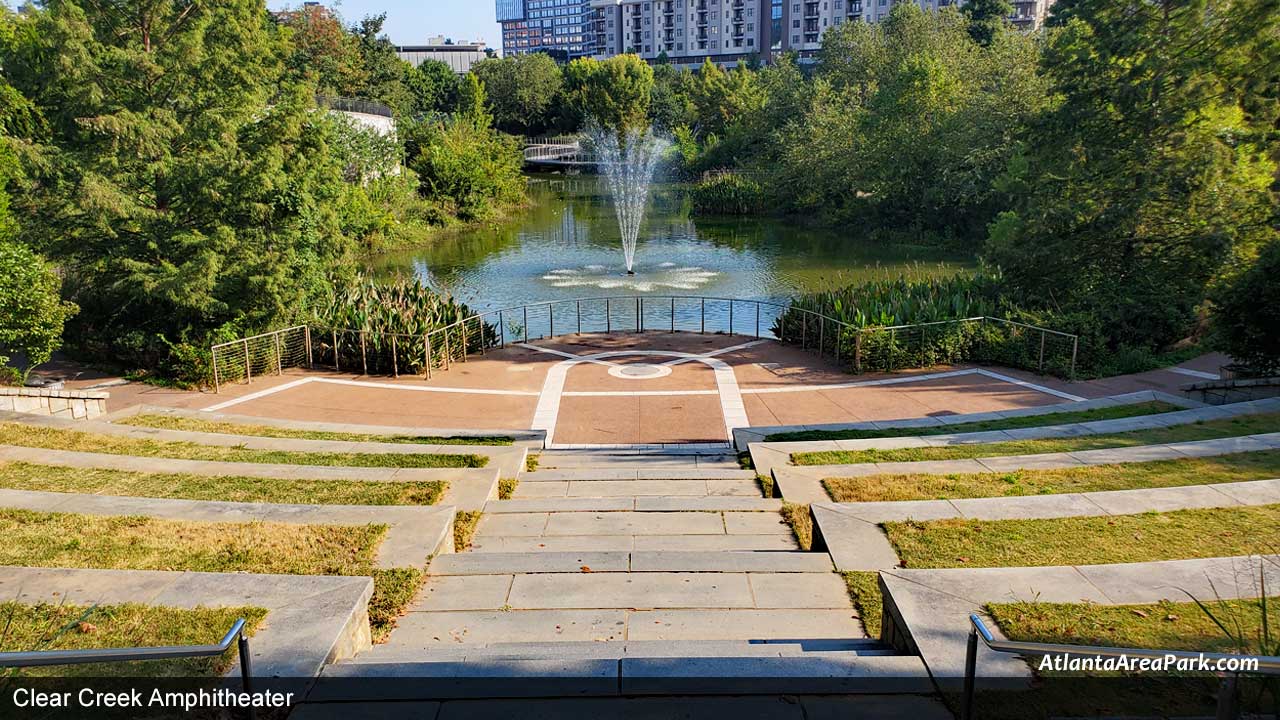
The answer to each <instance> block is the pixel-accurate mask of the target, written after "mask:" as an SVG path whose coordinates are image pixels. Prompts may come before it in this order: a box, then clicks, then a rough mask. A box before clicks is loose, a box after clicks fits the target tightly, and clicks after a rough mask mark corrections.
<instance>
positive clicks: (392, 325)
mask: <svg viewBox="0 0 1280 720" xmlns="http://www.w3.org/2000/svg"><path fill="white" fill-rule="evenodd" d="M474 316H475V313H474V312H472V310H471V308H469V307H467V305H466V304H464V303H460V302H457V301H456V300H454V299H453V298H452V297H450V296H448V295H444V294H441V293H439V292H436V291H435V290H432V289H431V288H429V287H427V286H426V285H424V284H423V283H422V281H421V280H419V279H418V278H416V277H415V278H408V277H405V276H403V275H397V276H396V277H394V278H392V279H390V280H375V279H373V278H370V277H368V276H366V275H363V274H361V275H358V276H357V277H356V278H355V280H353V281H352V282H350V283H349V284H346V285H344V286H342V287H339V288H335V289H334V292H333V294H332V296H331V297H330V299H329V302H328V303H327V305H326V306H325V307H324V308H323V309H322V310H321V311H320V313H319V317H318V318H317V321H318V322H317V325H318V328H319V330H318V333H313V341H314V342H317V343H319V345H320V349H321V353H322V354H324V355H328V356H329V357H330V358H332V357H333V353H334V352H335V350H336V352H337V353H338V358H337V360H338V363H339V366H340V367H344V368H350V369H362V370H366V371H367V372H380V373H390V372H392V371H395V372H399V373H422V372H424V370H425V363H426V362H427V354H426V352H427V342H426V338H427V335H428V334H431V333H434V334H433V335H432V339H431V345H432V347H431V348H430V349H431V361H432V363H434V365H435V366H438V365H439V364H441V363H443V362H445V360H446V354H447V356H448V358H449V359H454V358H457V357H459V355H460V354H461V353H462V352H463V348H464V347H465V348H466V352H469V353H470V352H479V351H480V350H481V349H483V348H488V347H492V346H493V345H495V344H496V340H497V333H496V330H495V328H494V327H493V326H492V325H490V324H488V323H485V322H484V321H483V320H480V319H478V318H477V319H475V320H473V321H471V322H466V323H462V321H464V320H467V319H468V318H472V317H474ZM459 323H462V324H461V325H458V324H459ZM454 325H457V327H453V328H452V329H451V330H449V331H447V332H435V331H438V330H441V329H442V328H447V327H450V326H454Z"/></svg>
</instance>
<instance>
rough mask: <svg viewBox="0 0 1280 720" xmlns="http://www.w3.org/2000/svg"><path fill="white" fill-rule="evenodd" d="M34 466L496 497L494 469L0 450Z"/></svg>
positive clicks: (478, 499)
mask: <svg viewBox="0 0 1280 720" xmlns="http://www.w3.org/2000/svg"><path fill="white" fill-rule="evenodd" d="M4 460H12V461H17V462H26V463H33V464H36V465H55V466H58V467H71V468H83V469H86V470H123V471H126V472H143V473H168V474H186V475H203V476H206V477H255V478H273V479H278V480H356V481H360V482H447V483H448V484H449V487H448V489H447V490H446V491H445V496H444V498H443V500H442V502H443V503H444V504H449V505H453V506H456V507H458V508H460V509H462V510H470V509H479V508H480V507H482V506H483V505H484V503H485V502H486V501H488V500H489V499H491V498H492V499H496V498H497V497H498V469H497V468H380V467H330V466H320V465H286V464H272V463H251V462H218V461H213V460H178V459H175V458H165V457H137V456H134V455H113V454H110V453H90V452H78V451H74V450H50V449H48V448H33V447H19V446H16V445H0V461H4Z"/></svg>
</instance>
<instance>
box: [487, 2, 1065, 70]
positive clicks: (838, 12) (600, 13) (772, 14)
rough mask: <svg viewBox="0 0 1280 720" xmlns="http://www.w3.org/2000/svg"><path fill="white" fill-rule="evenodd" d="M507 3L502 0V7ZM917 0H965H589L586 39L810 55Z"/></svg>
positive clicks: (676, 57)
mask: <svg viewBox="0 0 1280 720" xmlns="http://www.w3.org/2000/svg"><path fill="white" fill-rule="evenodd" d="M503 1H504V0H498V5H499V7H501V6H502V4H503ZM543 1H544V2H550V0H543ZM572 1H573V0H569V2H572ZM911 1H914V2H918V3H919V5H920V7H922V8H924V9H926V10H937V9H938V8H940V7H946V6H949V5H962V4H963V0H590V2H589V5H590V14H589V16H588V18H589V22H588V23H587V30H588V33H589V37H588V39H587V40H586V42H585V43H584V45H585V46H586V47H587V48H589V53H588V54H591V55H595V56H597V57H609V56H612V55H620V54H623V53H636V54H637V55H639V56H640V57H642V58H644V59H646V60H650V61H653V60H657V59H658V58H660V57H663V56H665V57H666V58H667V59H669V60H670V61H671V62H673V63H677V64H680V65H697V64H701V63H702V62H704V61H705V60H707V59H708V58H709V59H710V60H711V61H712V62H716V63H721V64H733V63H736V62H738V61H741V60H746V59H748V58H752V57H756V56H758V57H760V58H762V59H767V58H769V57H770V56H771V55H773V54H776V53H780V52H788V51H795V52H798V53H799V54H800V55H801V56H802V57H805V56H811V55H813V54H814V53H815V52H816V51H817V50H818V49H820V48H821V47H822V35H823V33H825V32H826V31H827V29H828V28H831V27H835V26H837V25H841V24H843V23H846V22H878V21H880V20H882V19H883V18H885V17H886V16H888V14H889V10H890V9H891V8H892V6H893V5H894V4H895V3H896V2H911ZM1053 2H1054V0H1013V6H1014V12H1013V15H1011V16H1010V18H1009V19H1010V20H1011V21H1012V22H1013V23H1014V24H1015V25H1017V26H1018V27H1020V28H1023V29H1032V28H1036V27H1039V26H1040V25H1041V24H1042V23H1043V22H1044V20H1045V18H1046V17H1047V16H1048V14H1049V8H1050V6H1052V5H1053ZM531 4H532V3H531Z"/></svg>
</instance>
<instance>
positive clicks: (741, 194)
mask: <svg viewBox="0 0 1280 720" xmlns="http://www.w3.org/2000/svg"><path fill="white" fill-rule="evenodd" d="M691 198H692V201H693V209H694V210H695V211H696V212H698V213H702V214H709V215H759V214H763V213H764V212H765V210H764V208H765V206H766V202H765V193H764V188H763V187H761V185H760V183H759V182H757V181H756V180H754V179H753V178H751V177H748V176H746V175H742V174H740V173H727V172H726V173H715V174H710V175H707V176H706V177H704V178H703V179H702V180H701V181H699V182H698V183H697V184H696V185H694V186H693V191H692V193H691Z"/></svg>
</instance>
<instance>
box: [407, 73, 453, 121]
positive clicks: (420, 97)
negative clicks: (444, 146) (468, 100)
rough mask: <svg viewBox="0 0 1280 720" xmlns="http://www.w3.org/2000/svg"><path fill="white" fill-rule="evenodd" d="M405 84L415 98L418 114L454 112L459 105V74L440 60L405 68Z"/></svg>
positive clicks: (415, 108)
mask: <svg viewBox="0 0 1280 720" xmlns="http://www.w3.org/2000/svg"><path fill="white" fill-rule="evenodd" d="M404 83H405V86H406V87H407V88H408V90H409V93H410V94H411V95H412V96H413V111H414V113H415V114H417V113H446V112H452V111H453V109H454V108H456V107H457V105H458V93H460V92H461V89H462V86H461V84H460V80H459V78H458V75H457V73H455V72H454V71H453V68H451V67H449V65H448V64H446V63H443V62H440V61H439V60H427V61H426V62H424V63H422V64H421V65H419V66H417V67H413V66H411V65H407V64H406V67H405V75H404Z"/></svg>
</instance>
